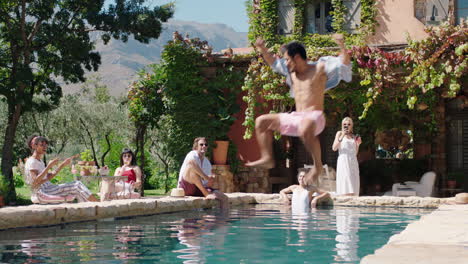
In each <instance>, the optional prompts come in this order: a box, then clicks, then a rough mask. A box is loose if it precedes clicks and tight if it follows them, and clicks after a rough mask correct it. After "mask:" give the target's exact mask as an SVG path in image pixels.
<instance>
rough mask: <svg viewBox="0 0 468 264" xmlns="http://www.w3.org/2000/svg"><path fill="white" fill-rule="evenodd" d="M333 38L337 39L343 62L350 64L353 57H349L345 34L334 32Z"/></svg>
mask: <svg viewBox="0 0 468 264" xmlns="http://www.w3.org/2000/svg"><path fill="white" fill-rule="evenodd" d="M333 39H334V40H335V43H336V44H337V45H338V47H339V48H340V57H341V58H342V60H341V62H342V63H343V64H346V65H349V64H350V63H351V59H350V57H349V54H348V51H347V50H346V46H345V44H344V37H343V34H333Z"/></svg>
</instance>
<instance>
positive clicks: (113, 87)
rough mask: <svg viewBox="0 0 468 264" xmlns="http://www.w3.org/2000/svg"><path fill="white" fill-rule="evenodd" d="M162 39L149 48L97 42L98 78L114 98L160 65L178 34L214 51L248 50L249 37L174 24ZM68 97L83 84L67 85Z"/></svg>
mask: <svg viewBox="0 0 468 264" xmlns="http://www.w3.org/2000/svg"><path fill="white" fill-rule="evenodd" d="M164 28H165V29H164V30H163V32H162V33H161V36H160V37H159V39H157V40H153V41H151V42H150V43H148V44H144V43H140V42H138V41H136V40H134V39H133V38H130V39H129V40H128V42H127V43H124V42H122V41H119V40H111V41H110V42H109V43H108V44H107V45H104V44H103V43H102V41H100V40H99V41H97V44H96V50H97V51H98V52H99V53H100V54H101V59H102V64H101V66H100V68H99V71H98V72H92V73H89V74H98V75H99V76H100V77H101V78H102V82H103V83H104V84H106V85H107V86H108V87H109V89H110V92H111V94H112V95H114V96H116V95H120V94H122V93H124V92H125V91H126V89H127V87H128V85H129V84H130V83H131V82H132V81H133V80H135V78H136V73H137V72H138V71H139V70H140V69H142V68H143V67H145V66H146V65H148V64H152V63H157V62H158V61H159V59H160V55H161V50H162V48H163V47H164V45H165V44H166V43H167V41H169V40H171V39H172V33H173V32H174V31H176V30H177V31H178V32H179V33H180V34H181V35H183V36H185V34H189V36H190V38H194V37H198V38H200V39H202V40H207V41H208V43H209V44H210V45H211V46H213V49H214V51H215V52H216V51H220V50H222V49H225V48H227V47H232V48H236V47H245V46H247V33H240V32H236V31H234V30H233V29H232V28H230V27H228V26H226V25H224V24H201V23H197V22H189V21H176V20H171V21H169V22H168V23H166V24H165V26H164ZM62 87H63V89H64V93H72V92H75V91H77V90H78V89H79V88H80V87H81V84H72V85H63V86H62Z"/></svg>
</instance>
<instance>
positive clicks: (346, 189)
mask: <svg viewBox="0 0 468 264" xmlns="http://www.w3.org/2000/svg"><path fill="white" fill-rule="evenodd" d="M338 151H339V155H338V161H337V164H336V167H337V168H336V194H337V195H343V194H348V193H354V194H355V195H357V196H358V195H359V184H360V182H359V163H358V161H357V150H356V141H355V140H354V139H349V138H347V137H344V138H343V140H342V141H341V144H340V148H339V150H338Z"/></svg>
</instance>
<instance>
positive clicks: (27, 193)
mask: <svg viewBox="0 0 468 264" xmlns="http://www.w3.org/2000/svg"><path fill="white" fill-rule="evenodd" d="M91 191H92V192H93V193H97V192H98V189H97V187H96V188H94V186H91ZM16 194H17V195H18V196H19V197H21V198H23V199H26V200H29V199H30V198H31V190H30V189H29V187H28V186H26V185H24V186H22V187H16ZM164 195H166V192H165V191H164V189H150V190H145V197H148V196H164Z"/></svg>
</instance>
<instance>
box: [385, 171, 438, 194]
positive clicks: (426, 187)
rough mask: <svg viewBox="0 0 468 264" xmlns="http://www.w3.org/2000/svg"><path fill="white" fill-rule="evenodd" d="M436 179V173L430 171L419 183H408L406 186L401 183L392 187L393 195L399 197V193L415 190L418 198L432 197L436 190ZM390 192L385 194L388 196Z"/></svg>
mask: <svg viewBox="0 0 468 264" xmlns="http://www.w3.org/2000/svg"><path fill="white" fill-rule="evenodd" d="M435 179H436V173H435V172H433V171H429V172H426V173H424V175H423V176H422V177H421V180H419V182H415V181H407V182H405V183H404V184H401V183H395V184H393V186H392V192H391V193H392V195H393V196H399V195H398V194H399V192H401V191H402V190H403V192H404V191H405V190H406V191H411V190H413V191H414V192H416V195H417V196H420V197H431V196H432V193H433V189H434V183H435ZM388 193H389V192H387V193H385V194H386V195H388Z"/></svg>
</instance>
